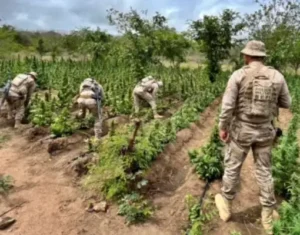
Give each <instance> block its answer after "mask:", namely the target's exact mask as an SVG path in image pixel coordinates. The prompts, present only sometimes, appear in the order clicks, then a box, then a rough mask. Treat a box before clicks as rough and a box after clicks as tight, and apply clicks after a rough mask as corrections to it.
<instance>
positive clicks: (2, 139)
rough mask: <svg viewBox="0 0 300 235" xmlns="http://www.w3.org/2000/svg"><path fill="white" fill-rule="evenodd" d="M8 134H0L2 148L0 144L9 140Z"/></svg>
mask: <svg viewBox="0 0 300 235" xmlns="http://www.w3.org/2000/svg"><path fill="white" fill-rule="evenodd" d="M10 138H11V136H10V135H0V148H2V144H4V143H5V142H7V141H8V140H10Z"/></svg>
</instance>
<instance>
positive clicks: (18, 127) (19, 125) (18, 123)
mask: <svg viewBox="0 0 300 235" xmlns="http://www.w3.org/2000/svg"><path fill="white" fill-rule="evenodd" d="M21 126H22V124H21V120H16V122H15V126H14V127H15V129H20V127H21Z"/></svg>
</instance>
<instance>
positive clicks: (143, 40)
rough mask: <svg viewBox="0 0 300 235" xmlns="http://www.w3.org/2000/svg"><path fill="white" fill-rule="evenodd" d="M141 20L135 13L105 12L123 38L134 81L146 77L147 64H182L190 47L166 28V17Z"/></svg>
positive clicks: (186, 40)
mask: <svg viewBox="0 0 300 235" xmlns="http://www.w3.org/2000/svg"><path fill="white" fill-rule="evenodd" d="M143 16H146V13H145V12H142V14H139V13H138V12H137V11H135V10H131V11H130V12H128V13H121V12H119V11H116V10H114V9H110V10H109V11H108V19H109V21H110V23H111V24H112V25H115V26H117V29H118V31H119V32H120V33H122V34H123V35H124V36H123V39H122V40H124V42H126V44H123V47H125V50H124V52H125V53H126V56H125V57H124V58H126V60H127V61H128V62H130V64H131V66H132V71H133V74H134V75H133V76H135V77H136V78H137V79H140V78H141V77H142V76H144V75H145V72H146V68H147V66H148V65H149V64H151V63H159V60H158V58H159V57H163V58H164V59H167V60H170V61H171V62H173V63H175V62H177V63H179V62H182V61H184V58H185V57H184V54H185V52H186V50H187V49H188V48H189V47H190V42H189V40H188V39H187V38H185V37H184V36H183V35H181V34H178V33H177V32H176V30H175V29H172V28H170V27H168V26H167V19H166V17H164V16H162V15H161V14H159V13H158V12H157V13H156V14H155V15H154V16H153V17H151V18H150V19H147V18H146V17H143Z"/></svg>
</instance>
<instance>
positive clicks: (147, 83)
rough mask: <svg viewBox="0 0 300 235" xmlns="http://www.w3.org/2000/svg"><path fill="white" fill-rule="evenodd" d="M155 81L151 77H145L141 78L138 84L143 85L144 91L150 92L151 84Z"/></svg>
mask: <svg viewBox="0 0 300 235" xmlns="http://www.w3.org/2000/svg"><path fill="white" fill-rule="evenodd" d="M153 83H156V80H155V79H154V78H152V77H146V78H143V79H142V80H141V82H140V84H139V85H140V86H141V87H143V89H144V91H146V92H152V90H153V88H152V84H153Z"/></svg>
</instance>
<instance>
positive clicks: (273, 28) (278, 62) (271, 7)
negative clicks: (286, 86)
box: [245, 0, 300, 69]
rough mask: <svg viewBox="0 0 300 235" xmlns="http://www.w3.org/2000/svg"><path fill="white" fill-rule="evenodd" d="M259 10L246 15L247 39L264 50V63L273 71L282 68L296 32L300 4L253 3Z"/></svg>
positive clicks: (290, 0)
mask: <svg viewBox="0 0 300 235" xmlns="http://www.w3.org/2000/svg"><path fill="white" fill-rule="evenodd" d="M256 3H257V4H259V6H260V8H259V9H258V10H257V11H255V12H254V13H252V14H246V16H245V24H246V29H247V32H248V34H249V39H257V40H261V41H263V42H264V43H265V44H266V48H267V50H268V55H269V56H268V63H269V64H271V65H272V66H274V67H275V68H277V69H280V67H282V66H284V65H286V63H287V61H288V60H287V57H286V56H288V55H289V53H291V50H292V48H293V47H290V45H289V42H292V41H293V40H294V39H295V38H296V37H295V34H297V32H299V29H300V0H256Z"/></svg>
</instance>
